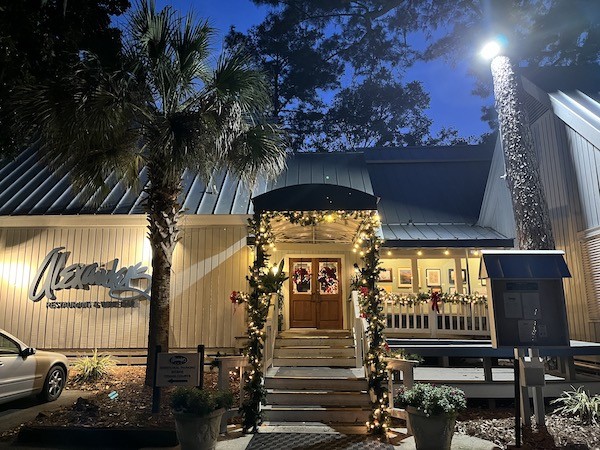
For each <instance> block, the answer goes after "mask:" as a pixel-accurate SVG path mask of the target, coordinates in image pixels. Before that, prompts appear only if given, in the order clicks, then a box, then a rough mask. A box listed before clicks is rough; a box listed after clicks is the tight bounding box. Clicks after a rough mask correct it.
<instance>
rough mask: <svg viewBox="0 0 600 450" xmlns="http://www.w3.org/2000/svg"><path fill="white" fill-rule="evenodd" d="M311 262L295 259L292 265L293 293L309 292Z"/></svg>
mask: <svg viewBox="0 0 600 450" xmlns="http://www.w3.org/2000/svg"><path fill="white" fill-rule="evenodd" d="M311 275H312V274H311V263H310V262H304V261H295V262H294V265H293V267H292V282H293V283H292V285H293V288H294V294H299V293H311V292H312V291H311Z"/></svg>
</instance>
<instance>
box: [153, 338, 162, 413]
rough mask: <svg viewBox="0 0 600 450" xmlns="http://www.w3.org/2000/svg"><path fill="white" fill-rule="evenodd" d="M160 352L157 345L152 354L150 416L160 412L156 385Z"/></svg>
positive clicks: (159, 347)
mask: <svg viewBox="0 0 600 450" xmlns="http://www.w3.org/2000/svg"><path fill="white" fill-rule="evenodd" d="M160 351H161V346H160V345H157V346H156V350H155V352H154V374H153V375H152V414H156V413H158V411H159V410H160V388H159V387H158V386H157V385H156V374H157V372H158V354H159V353H160Z"/></svg>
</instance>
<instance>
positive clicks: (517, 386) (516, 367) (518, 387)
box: [513, 348, 521, 448]
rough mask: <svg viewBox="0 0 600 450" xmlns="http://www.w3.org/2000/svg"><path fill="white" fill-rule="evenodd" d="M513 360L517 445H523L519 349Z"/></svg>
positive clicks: (515, 352)
mask: <svg viewBox="0 0 600 450" xmlns="http://www.w3.org/2000/svg"><path fill="white" fill-rule="evenodd" d="M514 355H515V359H514V360H513V369H514V378H515V379H514V382H515V447H517V448H520V447H521V382H520V380H519V349H518V348H515V349H514Z"/></svg>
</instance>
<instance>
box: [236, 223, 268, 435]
mask: <svg viewBox="0 0 600 450" xmlns="http://www.w3.org/2000/svg"><path fill="white" fill-rule="evenodd" d="M249 225H250V229H251V231H252V232H253V233H254V235H255V236H256V244H255V245H256V256H255V258H254V263H253V265H252V267H251V268H250V272H251V274H250V276H248V277H246V278H247V279H248V282H249V284H250V289H251V292H250V294H249V296H248V299H247V305H248V331H247V335H248V347H247V348H246V351H245V355H246V356H247V357H248V362H249V365H250V370H249V371H245V372H244V400H243V402H242V406H241V408H240V412H241V413H242V417H243V422H242V427H243V430H244V433H247V432H250V431H251V432H253V433H256V432H257V431H258V426H259V425H260V424H261V423H262V412H261V405H264V404H266V398H267V391H266V389H265V386H264V383H263V377H264V373H263V370H264V368H263V366H262V362H263V350H264V339H263V334H264V331H263V328H264V326H265V322H266V320H267V315H268V314H269V305H270V299H271V297H270V295H269V292H266V289H265V286H264V283H263V279H264V277H265V275H266V273H265V271H266V269H267V264H268V262H269V254H268V253H267V251H266V250H267V248H268V244H269V241H270V240H271V234H272V232H271V226H270V224H269V220H268V218H266V217H264V216H263V215H255V217H254V218H253V219H250V220H249Z"/></svg>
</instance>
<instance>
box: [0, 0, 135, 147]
mask: <svg viewBox="0 0 600 450" xmlns="http://www.w3.org/2000/svg"><path fill="white" fill-rule="evenodd" d="M129 6H130V4H129V1H128V0H94V1H92V0H77V1H74V0H73V1H67V0H18V1H15V0H0V149H2V151H3V152H12V153H15V152H17V151H18V144H17V140H15V139H14V136H12V135H11V133H10V131H9V130H10V129H11V121H12V120H14V119H13V115H12V114H11V111H10V110H7V107H6V105H7V104H8V100H9V96H10V95H11V92H12V91H13V90H14V89H15V88H16V87H18V86H21V85H24V84H32V83H37V82H45V81H47V80H49V79H53V78H60V77H63V76H68V74H69V73H70V72H71V71H72V68H73V65H74V64H76V63H77V61H78V60H79V55H81V52H84V51H87V52H91V53H93V54H95V55H97V56H98V59H99V60H100V61H101V62H102V63H103V64H104V65H106V66H107V67H115V66H116V64H117V62H118V60H119V55H120V52H121V31H120V30H119V29H118V28H116V27H114V26H111V16H119V15H121V14H123V13H124V12H125V11H126V10H127V9H128V8H129Z"/></svg>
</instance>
